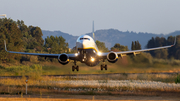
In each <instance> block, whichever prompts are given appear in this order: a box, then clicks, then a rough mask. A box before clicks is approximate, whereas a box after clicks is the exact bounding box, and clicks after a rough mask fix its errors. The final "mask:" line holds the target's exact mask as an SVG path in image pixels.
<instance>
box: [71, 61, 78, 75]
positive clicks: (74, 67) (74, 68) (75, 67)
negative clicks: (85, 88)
mask: <svg viewBox="0 0 180 101" xmlns="http://www.w3.org/2000/svg"><path fill="white" fill-rule="evenodd" d="M74 70H76V71H79V66H78V65H76V61H74V65H73V66H72V71H73V72H74Z"/></svg>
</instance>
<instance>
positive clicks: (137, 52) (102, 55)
mask: <svg viewBox="0 0 180 101" xmlns="http://www.w3.org/2000/svg"><path fill="white" fill-rule="evenodd" d="M175 44H176V37H175V41H174V44H173V45H168V46H162V47H156V48H149V49H141V50H132V51H122V52H114V53H116V54H117V55H118V57H123V56H126V55H130V54H133V55H136V54H140V52H144V51H151V50H157V49H165V48H170V47H173V46H175ZM109 53H110V52H108V53H102V54H101V55H100V58H104V59H106V58H107V55H108V54H109Z"/></svg>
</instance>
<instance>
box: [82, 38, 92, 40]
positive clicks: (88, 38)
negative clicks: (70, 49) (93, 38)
mask: <svg viewBox="0 0 180 101" xmlns="http://www.w3.org/2000/svg"><path fill="white" fill-rule="evenodd" d="M80 40H90V39H89V38H80Z"/></svg>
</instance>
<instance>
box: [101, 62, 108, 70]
mask: <svg viewBox="0 0 180 101" xmlns="http://www.w3.org/2000/svg"><path fill="white" fill-rule="evenodd" d="M103 68H105V70H107V65H106V64H105V60H103V63H102V65H101V70H103Z"/></svg>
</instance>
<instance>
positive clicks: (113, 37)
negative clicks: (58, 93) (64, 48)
mask: <svg viewBox="0 0 180 101" xmlns="http://www.w3.org/2000/svg"><path fill="white" fill-rule="evenodd" d="M42 33H43V39H45V38H47V36H51V35H53V36H62V37H63V38H65V39H66V42H68V44H69V48H73V47H74V46H75V45H76V43H75V42H76V40H77V38H78V37H79V36H73V35H71V34H68V33H64V32H61V31H48V30H42ZM94 33H95V40H99V41H101V42H104V43H105V45H106V47H108V48H109V49H110V48H111V47H113V46H114V44H115V43H119V44H121V45H125V46H128V49H131V43H132V41H137V40H138V41H139V43H140V44H141V46H142V48H146V47H145V46H146V44H147V42H148V41H149V40H150V39H151V38H152V37H165V38H167V37H168V36H175V35H180V31H174V32H172V33H169V34H166V35H165V34H154V33H147V32H145V33H144V32H139V33H136V32H133V31H131V32H129V31H126V32H123V31H119V30H117V29H101V30H96V31H95V32H94ZM86 34H87V35H90V36H92V33H86Z"/></svg>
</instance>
